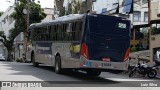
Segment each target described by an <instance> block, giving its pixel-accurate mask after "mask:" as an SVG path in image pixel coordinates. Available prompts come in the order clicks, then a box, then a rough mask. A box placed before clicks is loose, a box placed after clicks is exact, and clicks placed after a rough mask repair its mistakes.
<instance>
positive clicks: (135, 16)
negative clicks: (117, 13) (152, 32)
mask: <svg viewBox="0 0 160 90" xmlns="http://www.w3.org/2000/svg"><path fill="white" fill-rule="evenodd" d="M133 21H134V22H139V21H141V12H140V11H134V13H133Z"/></svg>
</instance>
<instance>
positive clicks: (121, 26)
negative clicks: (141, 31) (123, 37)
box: [118, 23, 127, 29]
mask: <svg viewBox="0 0 160 90" xmlns="http://www.w3.org/2000/svg"><path fill="white" fill-rule="evenodd" d="M118 27H119V28H123V29H126V27H127V25H126V24H125V23H118Z"/></svg>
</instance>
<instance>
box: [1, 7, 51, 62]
mask: <svg viewBox="0 0 160 90" xmlns="http://www.w3.org/2000/svg"><path fill="white" fill-rule="evenodd" d="M13 12H14V7H13V6H10V7H9V8H8V9H7V10H6V11H5V12H4V13H3V15H2V16H1V17H0V31H4V32H5V35H6V36H9V33H10V30H11V29H13V28H14V24H15V20H14V19H13V17H11V15H12V13H13ZM44 13H46V14H47V16H46V18H45V19H43V20H42V22H46V21H51V20H53V8H44ZM23 40H24V36H23V32H22V33H20V34H19V35H18V36H17V37H16V38H15V40H14V52H13V56H14V58H15V59H16V58H21V57H22V54H23V52H24V50H23ZM0 53H3V54H4V55H5V56H6V58H7V50H6V49H5V47H4V46H3V44H2V43H0Z"/></svg>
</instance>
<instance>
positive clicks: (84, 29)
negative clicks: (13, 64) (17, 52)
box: [28, 14, 131, 76]
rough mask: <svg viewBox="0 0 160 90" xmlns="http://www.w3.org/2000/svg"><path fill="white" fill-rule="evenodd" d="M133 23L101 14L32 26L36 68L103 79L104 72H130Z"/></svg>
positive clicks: (31, 57) (83, 15)
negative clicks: (42, 67)
mask: <svg viewBox="0 0 160 90" xmlns="http://www.w3.org/2000/svg"><path fill="white" fill-rule="evenodd" d="M130 32H131V25H130V21H129V20H126V19H123V18H121V17H115V16H107V15H100V14H82V15H75V14H73V15H68V16H63V17H60V18H58V19H55V20H53V21H49V22H43V23H35V24H32V25H30V28H29V36H30V41H31V45H30V52H29V54H28V57H29V58H30V59H31V61H32V63H33V65H34V66H35V67H37V66H38V65H39V64H43V65H47V66H53V67H55V72H56V73H58V74H60V73H62V72H63V71H64V70H66V69H75V70H83V71H86V73H87V74H88V75H91V76H99V75H100V74H101V72H102V71H103V70H127V68H128V59H129V53H130Z"/></svg>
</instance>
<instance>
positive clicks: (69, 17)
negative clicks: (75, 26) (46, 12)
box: [30, 14, 85, 28]
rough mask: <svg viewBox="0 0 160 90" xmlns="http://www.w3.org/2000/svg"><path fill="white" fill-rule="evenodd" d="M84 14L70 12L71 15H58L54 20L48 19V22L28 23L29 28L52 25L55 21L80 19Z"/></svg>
mask: <svg viewBox="0 0 160 90" xmlns="http://www.w3.org/2000/svg"><path fill="white" fill-rule="evenodd" d="M84 16H85V15H84V14H71V15H67V16H63V17H59V18H57V19H55V20H52V21H48V22H42V23H33V24H31V25H30V28H34V27H41V26H46V25H53V24H55V23H62V22H67V21H72V20H80V19H82V18H83V17H84Z"/></svg>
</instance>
